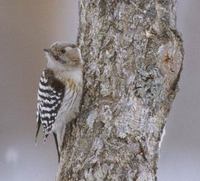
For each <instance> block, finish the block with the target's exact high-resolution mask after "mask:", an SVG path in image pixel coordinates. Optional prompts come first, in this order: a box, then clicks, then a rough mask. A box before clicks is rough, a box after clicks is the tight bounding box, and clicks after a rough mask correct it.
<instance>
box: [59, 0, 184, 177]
mask: <svg viewBox="0 0 200 181" xmlns="http://www.w3.org/2000/svg"><path fill="white" fill-rule="evenodd" d="M78 44H79V46H80V48H81V52H82V56H83V59H84V61H85V66H84V95H83V101H82V105H81V111H80V115H79V117H78V119H77V120H76V121H75V122H72V125H71V127H70V128H68V129H67V131H66V135H65V141H64V145H63V151H62V155H61V162H60V164H59V170H58V175H57V180H59V181H70V180H74V181H76V180H77V181H96V180H97V181H104V180H106V181H109V180H115V181H121V180H127V181H130V180H134V181H154V180H156V170H157V161H158V156H159V144H160V140H161V136H162V132H163V128H164V126H165V123H166V117H167V115H168V112H169V110H170V106H171V103H172V102H173V100H174V98H175V95H176V92H177V83H178V80H179V77H180V72H181V69H182V61H183V47H182V40H181V38H180V36H179V33H178V32H177V30H176V15H175V0H143V1H141V0H108V1H106V0H81V1H80V31H79V38H78Z"/></svg>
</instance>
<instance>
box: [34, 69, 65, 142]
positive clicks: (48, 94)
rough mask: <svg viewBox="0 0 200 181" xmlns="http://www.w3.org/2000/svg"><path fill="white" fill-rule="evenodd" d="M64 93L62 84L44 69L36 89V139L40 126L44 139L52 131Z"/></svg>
mask: <svg viewBox="0 0 200 181" xmlns="http://www.w3.org/2000/svg"><path fill="white" fill-rule="evenodd" d="M64 93H65V86H64V84H62V82H60V81H59V80H58V79H56V78H55V77H54V73H53V71H51V70H50V69H45V70H44V71H43V72H42V75H41V77H40V82H39V89H38V97H37V131H36V136H35V138H36V139H37V135H38V132H39V129H40V125H41V124H42V126H43V132H44V135H45V137H47V136H48V134H49V132H50V131H51V130H52V124H53V123H54V122H55V119H56V116H57V113H58V111H59V108H60V106H61V103H62V101H63V97H64Z"/></svg>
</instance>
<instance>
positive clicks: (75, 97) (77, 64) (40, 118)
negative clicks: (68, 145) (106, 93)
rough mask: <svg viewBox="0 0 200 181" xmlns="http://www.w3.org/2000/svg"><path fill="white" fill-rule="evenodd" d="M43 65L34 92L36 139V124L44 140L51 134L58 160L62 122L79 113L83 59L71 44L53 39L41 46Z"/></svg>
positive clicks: (63, 127)
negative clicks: (41, 129)
mask: <svg viewBox="0 0 200 181" xmlns="http://www.w3.org/2000/svg"><path fill="white" fill-rule="evenodd" d="M44 52H45V55H46V58H47V64H46V68H44V70H43V71H42V74H41V76H40V81H39V88H38V93H37V112H36V122H37V129H36V135H35V142H37V137H38V133H39V130H40V126H41V125H42V127H43V135H44V141H46V139H47V137H48V136H49V135H50V134H53V136H54V140H55V144H56V150H57V155H58V162H60V154H61V149H62V144H63V139H64V134H65V128H66V125H67V124H68V123H69V122H71V121H72V120H73V119H75V118H76V116H77V114H78V113H79V107H80V101H81V98H82V91H83V59H82V57H81V51H80V49H79V48H78V46H76V45H75V44H70V43H66V42H55V43H53V44H52V45H51V46H50V48H47V49H44Z"/></svg>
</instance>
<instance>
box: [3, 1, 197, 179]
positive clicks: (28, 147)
mask: <svg viewBox="0 0 200 181" xmlns="http://www.w3.org/2000/svg"><path fill="white" fill-rule="evenodd" d="M77 2H78V0H67V1H66V0H59V1H57V0H55V1H49V0H34V1H33V0H15V1H13V0H0V63H1V66H0V90H1V94H0V180H1V181H26V180H29V181H35V180H37V181H53V180H55V175H56V171H57V155H56V149H55V145H54V142H53V138H52V137H51V138H50V137H49V138H50V139H48V141H47V143H46V144H44V143H43V142H42V141H41V139H40V142H39V144H38V145H37V147H36V146H35V143H34V135H35V131H36V130H35V128H36V122H35V111H36V94H37V88H38V81H39V77H40V73H41V71H42V69H43V67H44V65H45V64H46V60H45V58H44V53H43V51H42V50H43V48H45V47H48V46H49V45H50V44H51V43H52V42H54V41H55V40H60V41H63V40H65V41H68V42H76V36H77V27H78V22H79V17H78V4H77ZM199 9H200V1H199V0H190V1H188V0H179V1H178V2H177V10H178V11H177V15H178V16H177V20H178V21H177V25H178V29H179V31H181V32H182V34H183V39H184V46H185V61H184V69H183V72H182V75H181V81H180V84H179V85H180V91H179V93H178V95H177V97H176V99H175V102H174V104H173V108H172V110H171V112H170V116H169V118H168V124H167V130H166V136H165V138H164V142H163V144H162V150H161V158H160V160H159V169H158V180H159V181H179V180H180V181H199V180H200V131H199V130H200V121H199V113H200V96H199V94H200V85H199V77H200V71H199V67H200V61H199V58H200V48H199V47H200V21H199V17H200V11H199Z"/></svg>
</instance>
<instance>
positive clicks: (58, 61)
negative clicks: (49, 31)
mask: <svg viewBox="0 0 200 181" xmlns="http://www.w3.org/2000/svg"><path fill="white" fill-rule="evenodd" d="M44 51H45V53H46V56H47V59H48V63H49V64H50V65H51V66H55V67H58V68H59V67H60V68H66V69H69V68H76V67H82V65H83V60H82V58H81V52H80V49H79V48H78V47H77V46H76V45H74V44H69V43H64V42H55V43H53V44H52V45H51V46H50V48H48V49H44Z"/></svg>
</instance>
